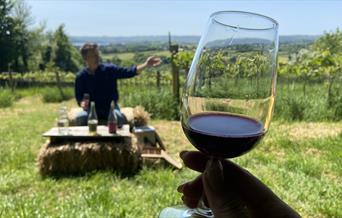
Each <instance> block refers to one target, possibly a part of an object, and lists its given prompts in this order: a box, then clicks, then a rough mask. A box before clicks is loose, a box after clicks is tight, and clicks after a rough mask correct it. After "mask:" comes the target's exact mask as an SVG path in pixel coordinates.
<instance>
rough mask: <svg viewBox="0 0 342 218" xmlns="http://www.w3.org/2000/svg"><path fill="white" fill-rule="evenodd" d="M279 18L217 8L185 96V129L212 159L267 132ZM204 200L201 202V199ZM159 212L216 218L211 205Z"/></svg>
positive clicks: (239, 151)
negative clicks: (209, 207)
mask: <svg viewBox="0 0 342 218" xmlns="http://www.w3.org/2000/svg"><path fill="white" fill-rule="evenodd" d="M277 53H278V23H277V22H276V21H275V20H273V19H272V18H269V17H266V16H264V15H260V14H255V13H249V12H242V11H220V12H216V13H213V14H212V15H211V16H210V18H209V22H208V25H207V27H206V29H205V32H204V34H202V37H201V40H200V42H199V45H198V47H197V50H196V53H195V56H194V59H193V62H192V64H191V68H190V71H189V74H188V77H187V80H186V84H185V87H184V90H183V97H182V111H181V112H182V116H181V123H182V128H183V131H184V133H185V135H186V137H187V138H188V140H189V141H190V142H191V144H192V145H193V146H195V147H196V148H197V149H198V150H200V151H201V152H203V153H204V154H206V155H208V156H209V157H211V158H218V159H223V158H234V157H238V156H240V155H243V154H245V153H246V152H248V151H250V150H251V149H252V148H254V147H255V145H256V144H257V143H258V142H259V141H260V139H261V138H263V137H264V135H265V134H266V132H267V130H268V128H269V126H270V122H271V117H272V112H273V107H274V100H275V88H276V75H277V74H276V68H277ZM202 205H203V204H202ZM160 217H168V218H170V217H213V214H212V213H211V211H210V210H209V209H203V208H202V209H200V210H198V209H187V208H184V207H171V208H166V209H164V210H163V211H162V212H161V214H160Z"/></svg>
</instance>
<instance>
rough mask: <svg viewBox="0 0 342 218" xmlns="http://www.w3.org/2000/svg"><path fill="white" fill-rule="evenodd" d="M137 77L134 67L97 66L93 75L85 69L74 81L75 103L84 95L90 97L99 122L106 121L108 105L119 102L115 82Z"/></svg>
mask: <svg viewBox="0 0 342 218" xmlns="http://www.w3.org/2000/svg"><path fill="white" fill-rule="evenodd" d="M136 75H137V68H136V66H132V67H128V68H125V67H119V66H116V65H113V64H99V66H98V67H97V69H96V71H95V73H89V70H88V69H87V68H84V69H83V70H81V71H80V72H78V74H77V76H76V81H75V96H76V100H77V103H78V104H80V102H81V101H82V99H83V96H84V94H85V93H88V94H89V95H90V101H94V102H95V108H96V113H97V116H98V119H99V120H106V119H107V117H108V112H109V109H110V103H111V101H113V100H114V102H115V104H116V105H117V102H118V100H119V92H118V88H117V80H118V79H125V78H131V77H134V76H136Z"/></svg>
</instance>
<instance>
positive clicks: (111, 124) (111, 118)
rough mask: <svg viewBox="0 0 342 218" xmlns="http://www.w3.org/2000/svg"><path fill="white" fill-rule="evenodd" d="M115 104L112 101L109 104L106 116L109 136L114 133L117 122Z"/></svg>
mask: <svg viewBox="0 0 342 218" xmlns="http://www.w3.org/2000/svg"><path fill="white" fill-rule="evenodd" d="M114 108H115V104H114V101H112V103H111V104H110V110H109V115H108V122H107V124H108V132H109V133H111V134H114V133H116V128H117V121H116V115H115V113H114Z"/></svg>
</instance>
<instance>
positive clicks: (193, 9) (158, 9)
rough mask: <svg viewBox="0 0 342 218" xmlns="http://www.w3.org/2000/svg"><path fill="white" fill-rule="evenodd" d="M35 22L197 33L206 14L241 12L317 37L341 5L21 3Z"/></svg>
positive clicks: (75, 30)
mask: <svg viewBox="0 0 342 218" xmlns="http://www.w3.org/2000/svg"><path fill="white" fill-rule="evenodd" d="M26 2H27V4H28V5H29V6H31V12H32V15H33V17H34V18H35V21H36V23H40V22H46V26H47V29H49V30H52V29H55V28H56V27H57V26H58V25H60V24H61V23H64V24H65V25H66V31H67V33H68V34H69V35H74V36H81V35H82V36H130V35H135V36H137V35H138V36H142V35H166V34H167V33H168V32H169V31H170V32H171V33H172V34H174V35H200V34H201V32H202V30H203V29H204V26H205V24H206V21H207V19H208V17H209V15H210V14H211V13H213V12H215V11H220V10H243V11H251V12H256V13H261V14H264V15H267V16H270V17H272V18H274V19H276V20H277V21H278V22H279V24H280V29H279V32H280V34H281V35H290V34H309V35H312V34H322V33H323V31H331V30H335V29H336V28H337V27H339V28H340V29H341V28H342V15H341V14H342V1H337V0H336V1H324V0H321V1H318V0H315V1H305V0H298V1H285V0H278V1H271V0H269V1H242V0H240V1H237V0H236V1H228V0H226V1H224V0H221V1H204V0H202V1H201V0H199V1H195V0H183V1H180V0H174V1H171V0H169V1H162V0H159V1H158V0H150V1H142V0H140V1H130V0H127V1H119V0H112V1H110V0H107V1H104V0H102V1H101V0H97V1H95V0H93V1H91V0H87V1H84V0H83V1H82V0H68V1H67V0H26Z"/></svg>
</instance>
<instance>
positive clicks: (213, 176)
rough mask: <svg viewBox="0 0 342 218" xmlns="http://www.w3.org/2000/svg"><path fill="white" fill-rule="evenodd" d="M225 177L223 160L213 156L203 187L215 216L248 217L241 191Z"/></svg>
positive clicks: (207, 167)
mask: <svg viewBox="0 0 342 218" xmlns="http://www.w3.org/2000/svg"><path fill="white" fill-rule="evenodd" d="M224 177H225V175H224V171H223V166H222V163H221V161H220V160H218V159H214V158H211V159H210V160H209V161H208V162H207V166H206V169H205V171H204V173H203V187H204V193H205V195H206V197H207V200H208V203H209V206H210V208H211V209H212V211H213V213H214V215H215V218H221V217H246V215H247V214H246V210H245V209H244V205H243V204H242V200H241V197H240V196H239V193H238V192H236V191H235V190H236V189H235V188H234V187H231V186H232V183H230V184H229V181H225V178H224ZM226 179H227V178H226Z"/></svg>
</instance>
